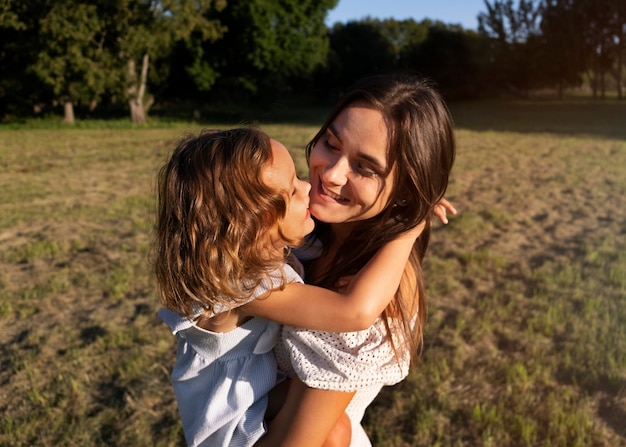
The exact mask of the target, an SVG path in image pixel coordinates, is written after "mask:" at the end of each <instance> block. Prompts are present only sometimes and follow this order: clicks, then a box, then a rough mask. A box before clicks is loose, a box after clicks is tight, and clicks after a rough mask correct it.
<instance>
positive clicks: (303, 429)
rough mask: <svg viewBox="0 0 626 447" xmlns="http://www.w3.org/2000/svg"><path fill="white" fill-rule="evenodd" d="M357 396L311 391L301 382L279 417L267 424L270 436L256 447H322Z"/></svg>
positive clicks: (294, 382)
mask: <svg viewBox="0 0 626 447" xmlns="http://www.w3.org/2000/svg"><path fill="white" fill-rule="evenodd" d="M353 396H354V392H340V391H328V390H319V389H315V388H309V387H307V386H306V385H305V384H304V383H302V382H301V381H299V380H298V379H294V380H292V381H291V384H290V387H289V393H288V394H287V399H286V400H285V403H284V405H283V406H282V408H281V409H280V411H279V412H278V414H277V416H276V417H275V418H274V419H273V420H271V421H269V422H268V426H269V427H268V433H267V434H266V435H265V436H263V438H261V439H260V440H259V441H258V442H257V443H256V444H255V447H320V446H322V445H325V442H326V441H327V439H328V436H329V434H330V432H331V430H333V428H334V427H335V424H337V421H339V420H340V418H342V417H344V418H345V413H344V411H345V409H346V407H347V406H348V404H349V403H350V400H352V397H353ZM349 444H350V442H349V441H348V442H347V445H349Z"/></svg>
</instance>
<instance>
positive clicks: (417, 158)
mask: <svg viewBox="0 0 626 447" xmlns="http://www.w3.org/2000/svg"><path fill="white" fill-rule="evenodd" d="M355 103H358V104H359V106H360V107H363V106H365V107H370V108H372V109H374V110H377V111H379V112H380V113H381V114H382V115H383V117H384V120H385V122H386V124H387V128H388V141H389V142H390V144H389V148H388V149H389V150H388V166H389V167H390V169H389V170H388V171H391V169H393V168H395V170H396V176H395V181H394V184H393V189H392V191H393V192H392V195H391V200H390V203H388V204H387V206H386V207H385V208H384V210H383V211H382V212H381V213H380V214H378V215H377V216H375V217H372V218H370V219H368V220H364V221H361V222H358V225H356V226H355V228H354V230H353V231H352V233H351V234H350V236H349V237H348V238H347V239H346V240H344V241H342V243H341V245H340V247H339V250H338V252H337V256H336V258H335V259H334V260H333V262H332V265H331V266H330V268H328V269H327V273H325V274H324V275H323V277H320V278H310V277H307V279H308V280H309V281H312V282H314V283H315V284H316V285H319V286H322V287H326V288H331V289H337V288H338V287H339V286H340V284H341V283H342V279H345V278H347V277H350V276H352V275H354V274H356V273H357V272H358V271H359V270H360V269H361V268H362V267H363V266H364V265H365V264H366V263H367V261H369V259H370V258H371V257H372V256H373V255H374V253H375V252H376V251H377V250H378V249H380V248H381V247H382V246H383V245H384V244H386V243H387V242H389V241H391V240H392V239H394V238H395V237H396V236H397V235H398V234H400V233H402V232H404V231H406V230H407V229H409V228H412V227H415V226H416V225H418V224H420V223H421V222H422V221H426V228H425V229H424V231H423V233H422V234H421V236H420V237H419V238H418V239H417V241H416V243H415V246H414V248H413V251H412V253H411V256H410V258H409V263H408V265H407V268H406V269H405V272H404V275H403V279H402V283H401V286H400V288H399V289H398V292H397V293H396V295H395V297H394V298H393V300H392V301H391V302H390V304H389V305H388V306H387V308H386V309H385V311H384V313H383V317H384V319H385V322H386V325H387V329H388V331H389V332H390V333H391V334H392V335H393V337H392V342H393V340H394V339H396V340H399V341H398V343H400V344H401V345H402V346H403V347H402V349H398V346H397V343H394V349H396V354H397V355H399V356H402V355H405V353H406V352H407V351H408V352H410V353H411V359H412V360H413V361H415V360H416V359H417V357H418V353H419V352H420V351H421V347H422V342H423V330H424V324H425V320H426V294H425V283H424V275H423V271H422V261H423V259H424V255H425V254H426V249H427V247H428V241H429V238H430V222H431V217H432V212H433V208H434V206H435V205H436V204H437V203H438V202H439V201H440V200H441V199H442V198H443V196H444V193H445V191H446V188H447V185H448V178H449V175H450V171H451V169H452V165H453V162H454V158H455V142H454V133H453V125H452V120H451V117H450V114H449V112H448V109H447V107H446V105H445V103H444V101H443V99H442V98H441V96H440V95H439V93H438V92H437V91H436V90H435V89H434V88H433V87H432V86H431V85H430V84H429V83H428V82H427V81H425V80H423V79H421V78H419V77H417V76H415V75H412V74H394V75H379V76H373V77H369V78H366V79H363V80H361V81H360V82H358V83H357V84H355V85H354V86H353V87H352V88H351V89H350V90H349V91H348V92H347V93H346V94H345V95H344V96H343V97H342V98H341V99H340V101H339V103H338V104H337V105H336V106H335V107H334V109H333V110H332V111H331V113H330V115H329V116H328V118H327V119H326V122H325V123H324V125H323V126H322V128H321V130H320V131H319V132H318V133H317V134H316V135H315V137H314V138H313V140H312V141H311V142H310V143H309V144H308V145H307V148H306V153H307V157H308V156H309V155H310V153H311V150H312V149H313V147H314V146H315V145H316V143H317V141H318V140H319V139H320V138H321V137H322V136H323V135H324V134H325V133H326V129H327V128H328V126H329V125H330V124H331V123H332V122H333V121H334V120H335V118H336V117H337V115H338V114H339V113H340V112H341V111H342V110H343V109H345V108H346V107H348V106H350V105H353V104H355ZM315 234H316V235H317V237H318V238H319V239H321V240H322V242H323V245H324V246H325V247H328V246H329V244H331V243H333V241H332V234H331V231H330V225H329V224H325V223H323V222H317V223H316V229H315ZM411 284H416V285H417V290H415V287H411ZM416 312H417V319H415V314H416ZM405 347H406V349H405Z"/></svg>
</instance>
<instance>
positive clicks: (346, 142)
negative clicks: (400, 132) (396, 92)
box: [309, 103, 395, 223]
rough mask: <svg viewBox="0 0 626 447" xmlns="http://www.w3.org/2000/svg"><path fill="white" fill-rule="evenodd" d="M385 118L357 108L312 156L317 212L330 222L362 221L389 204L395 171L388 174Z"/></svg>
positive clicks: (341, 119) (334, 125)
mask: <svg viewBox="0 0 626 447" xmlns="http://www.w3.org/2000/svg"><path fill="white" fill-rule="evenodd" d="M387 133H388V131H387V125H386V123H385V121H384V119H383V115H382V114H381V113H380V112H378V111H376V110H373V109H370V108H367V107H366V106H365V105H363V104H359V103H355V104H352V105H350V106H348V107H346V108H345V109H343V110H342V111H341V113H339V115H337V117H336V118H335V119H334V120H333V122H332V123H331V124H330V125H329V126H328V129H326V133H325V134H323V135H322V136H321V137H320V138H319V140H318V141H317V143H316V144H315V146H314V147H313V148H312V150H311V153H310V157H309V179H310V181H311V186H312V188H311V194H310V195H311V213H312V214H313V215H314V216H315V217H316V218H318V219H319V220H321V221H322V222H328V223H345V222H357V221H360V220H365V219H369V218H370V217H374V216H376V215H377V214H379V213H380V212H381V211H382V210H383V209H384V208H385V206H386V205H387V203H388V202H389V198H390V196H391V193H392V191H391V190H392V186H391V185H392V184H393V176H394V175H395V171H394V170H392V171H391V172H389V173H388V174H386V173H387V171H388V166H387V151H388V138H387Z"/></svg>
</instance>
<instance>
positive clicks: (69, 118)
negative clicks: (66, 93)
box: [63, 101, 76, 124]
mask: <svg viewBox="0 0 626 447" xmlns="http://www.w3.org/2000/svg"><path fill="white" fill-rule="evenodd" d="M63 109H64V115H63V122H64V123H65V124H74V123H75V121H76V120H75V119H74V104H72V101H65V103H64V104H63Z"/></svg>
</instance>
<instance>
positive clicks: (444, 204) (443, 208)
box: [433, 199, 457, 224]
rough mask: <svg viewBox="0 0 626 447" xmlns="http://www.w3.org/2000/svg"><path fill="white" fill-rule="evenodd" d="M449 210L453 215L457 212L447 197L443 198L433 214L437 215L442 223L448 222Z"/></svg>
mask: <svg viewBox="0 0 626 447" xmlns="http://www.w3.org/2000/svg"><path fill="white" fill-rule="evenodd" d="M448 212H449V213H450V214H452V215H454V214H456V213H457V211H456V208H455V207H454V206H453V205H452V204H451V203H450V202H448V201H447V200H446V199H441V200H440V201H439V203H438V204H437V205H435V208H434V209H433V214H434V215H435V217H437V218H439V220H440V221H441V223H442V224H447V223H448V216H447V213H448Z"/></svg>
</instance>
